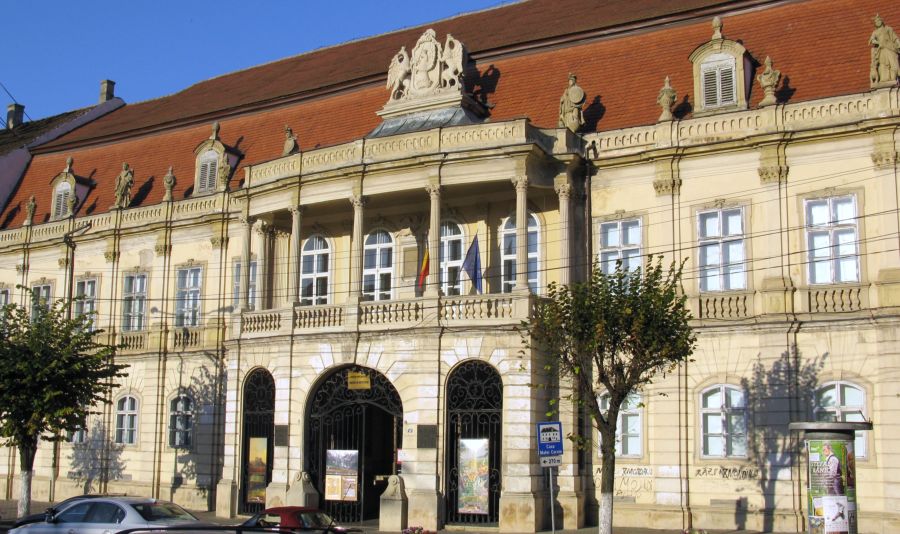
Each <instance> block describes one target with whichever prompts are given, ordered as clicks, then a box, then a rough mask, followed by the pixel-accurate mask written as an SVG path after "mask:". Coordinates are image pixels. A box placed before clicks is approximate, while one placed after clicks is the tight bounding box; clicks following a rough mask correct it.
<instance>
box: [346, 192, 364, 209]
mask: <svg viewBox="0 0 900 534" xmlns="http://www.w3.org/2000/svg"><path fill="white" fill-rule="evenodd" d="M347 200H349V201H350V204H352V205H353V207H354V208H355V209H361V208H363V207H365V205H366V202H367V201H368V199H367V198H366V197H364V196H363V195H350V198H348V199H347Z"/></svg>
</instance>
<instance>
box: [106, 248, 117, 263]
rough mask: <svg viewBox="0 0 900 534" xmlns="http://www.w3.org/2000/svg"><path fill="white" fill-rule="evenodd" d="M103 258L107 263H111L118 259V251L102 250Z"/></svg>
mask: <svg viewBox="0 0 900 534" xmlns="http://www.w3.org/2000/svg"><path fill="white" fill-rule="evenodd" d="M103 258H104V259H106V262H107V263H112V262H114V261H116V260H117V259H118V258H119V251H118V250H104V251H103Z"/></svg>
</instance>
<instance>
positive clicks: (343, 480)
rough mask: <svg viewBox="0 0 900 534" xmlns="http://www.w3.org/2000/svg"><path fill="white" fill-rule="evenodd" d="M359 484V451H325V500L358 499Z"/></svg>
mask: <svg viewBox="0 0 900 534" xmlns="http://www.w3.org/2000/svg"><path fill="white" fill-rule="evenodd" d="M358 486H359V451H354V450H347V449H328V450H327V451H325V500H326V501H356V499H357V494H358Z"/></svg>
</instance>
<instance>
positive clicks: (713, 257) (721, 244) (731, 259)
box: [697, 208, 747, 291]
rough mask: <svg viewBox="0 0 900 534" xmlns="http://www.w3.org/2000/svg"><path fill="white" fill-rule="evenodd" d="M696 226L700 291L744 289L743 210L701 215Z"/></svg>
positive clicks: (702, 213) (745, 274)
mask: <svg viewBox="0 0 900 534" xmlns="http://www.w3.org/2000/svg"><path fill="white" fill-rule="evenodd" d="M697 222H698V242H699V248H700V291H734V290H739V289H746V288H747V266H746V260H745V254H744V210H743V208H728V209H719V210H711V211H702V212H700V213H698V214H697Z"/></svg>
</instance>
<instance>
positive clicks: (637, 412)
mask: <svg viewBox="0 0 900 534" xmlns="http://www.w3.org/2000/svg"><path fill="white" fill-rule="evenodd" d="M600 410H601V411H603V412H604V413H606V411H607V410H609V395H608V394H606V395H603V396H602V397H600ZM642 412H643V409H642V404H641V394H640V393H631V394H629V395H628V396H627V397H625V402H623V403H622V406H621V407H620V408H619V418H618V421H616V456H620V457H637V456H640V455H641V451H642V434H643V423H642V421H641V419H642V415H643V414H642ZM600 439H601V440H602V439H603V438H602V436H601V437H600Z"/></svg>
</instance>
